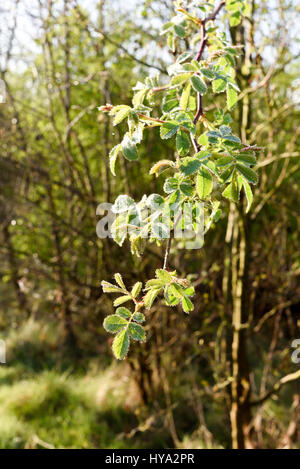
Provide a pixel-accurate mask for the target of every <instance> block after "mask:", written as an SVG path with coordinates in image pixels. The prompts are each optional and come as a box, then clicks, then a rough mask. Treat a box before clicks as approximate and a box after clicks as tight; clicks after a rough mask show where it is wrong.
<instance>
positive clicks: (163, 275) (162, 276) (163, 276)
mask: <svg viewBox="0 0 300 469" xmlns="http://www.w3.org/2000/svg"><path fill="white" fill-rule="evenodd" d="M172 274H173V272H172V273H170V272H168V271H167V270H164V269H156V271H155V275H156V277H157V278H158V279H159V280H161V281H162V282H164V283H165V284H167V283H170V282H173V275H172Z"/></svg>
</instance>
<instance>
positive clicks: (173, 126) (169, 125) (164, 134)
mask: <svg viewBox="0 0 300 469" xmlns="http://www.w3.org/2000/svg"><path fill="white" fill-rule="evenodd" d="M179 127H180V126H179V124H178V123H177V122H165V123H164V124H163V125H162V126H161V127H160V136H161V138H162V139H163V140H166V139H168V138H171V137H172V136H173V135H174V134H176V132H177V130H178V129H179Z"/></svg>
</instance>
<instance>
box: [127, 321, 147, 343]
mask: <svg viewBox="0 0 300 469" xmlns="http://www.w3.org/2000/svg"><path fill="white" fill-rule="evenodd" d="M128 330H129V333H130V336H131V337H132V338H133V339H134V340H138V341H139V342H144V341H145V340H146V334H145V331H144V328H143V327H142V326H140V324H135V323H134V322H131V323H130V324H129V326H128Z"/></svg>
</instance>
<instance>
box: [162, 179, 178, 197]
mask: <svg viewBox="0 0 300 469" xmlns="http://www.w3.org/2000/svg"><path fill="white" fill-rule="evenodd" d="M177 188H178V179H176V178H168V179H166V181H165V183H164V191H165V192H166V193H167V194H171V193H172V192H174V191H176V189H177Z"/></svg>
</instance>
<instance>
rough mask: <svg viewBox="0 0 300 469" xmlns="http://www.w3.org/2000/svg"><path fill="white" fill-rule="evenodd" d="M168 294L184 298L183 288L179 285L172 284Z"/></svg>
mask: <svg viewBox="0 0 300 469" xmlns="http://www.w3.org/2000/svg"><path fill="white" fill-rule="evenodd" d="M168 293H170V294H171V295H173V296H175V298H182V297H183V296H184V291H183V288H182V287H181V286H180V285H178V284H177V283H171V285H170V286H169V287H168Z"/></svg>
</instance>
